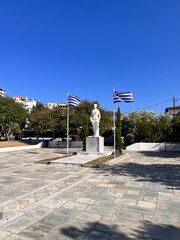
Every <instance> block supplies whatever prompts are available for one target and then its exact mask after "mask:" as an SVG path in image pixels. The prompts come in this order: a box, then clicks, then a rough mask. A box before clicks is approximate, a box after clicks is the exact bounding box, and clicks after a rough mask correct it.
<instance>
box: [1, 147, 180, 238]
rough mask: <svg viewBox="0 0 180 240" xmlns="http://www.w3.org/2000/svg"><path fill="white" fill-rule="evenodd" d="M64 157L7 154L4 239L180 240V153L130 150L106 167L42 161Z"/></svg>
mask: <svg viewBox="0 0 180 240" xmlns="http://www.w3.org/2000/svg"><path fill="white" fill-rule="evenodd" d="M58 156H59V157H61V156H62V154H61V153H60V151H59V150H58V149H36V150H24V151H16V152H10V153H8V152H6V153H1V154H0V164H1V165H0V166H1V167H0V239H6V240H10V239H11V240H28V239H55V240H58V239H88V240H90V239H92V240H96V239H98V240H99V239H100V240H101V239H102V240H106V239H108V240H109V239H110V240H118V239H123V240H128V239H138V240H139V239H156V240H157V239H158V240H166V239H167V240H178V239H180V153H155V152H142V153H138V152H126V151H125V152H124V154H123V155H122V156H121V157H118V158H116V159H114V160H113V161H111V162H110V163H109V164H108V165H104V166H102V167H100V168H85V167H79V166H76V165H75V166H71V165H67V166H65V165H61V164H50V165H47V164H39V163H37V162H38V161H39V160H42V159H47V158H52V157H58ZM76 158H77V156H76Z"/></svg>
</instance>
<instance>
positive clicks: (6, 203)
mask: <svg viewBox="0 0 180 240" xmlns="http://www.w3.org/2000/svg"><path fill="white" fill-rule="evenodd" d="M87 170H88V169H87V168H86V169H83V170H81V171H79V172H78V173H77V172H75V173H73V174H71V175H69V176H66V177H64V178H61V179H59V180H57V181H55V182H53V183H50V184H48V185H45V186H42V187H39V188H36V189H35V190H33V191H31V192H28V193H25V194H22V195H20V196H17V197H15V198H13V199H10V200H8V201H5V202H2V203H0V207H4V206H7V205H9V204H12V203H15V202H16V201H18V200H21V199H22V198H24V197H27V196H29V195H31V194H34V193H36V192H38V191H41V190H44V189H46V188H48V187H50V186H53V185H56V184H57V183H59V182H61V181H64V180H66V179H68V178H70V177H73V176H76V175H78V174H79V173H83V172H86V171H87Z"/></svg>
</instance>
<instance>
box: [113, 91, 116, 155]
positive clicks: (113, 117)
mask: <svg viewBox="0 0 180 240" xmlns="http://www.w3.org/2000/svg"><path fill="white" fill-rule="evenodd" d="M114 92H115V88H114V89H113V96H114ZM113 102H114V101H113ZM115 118H116V116H115V103H114V112H113V119H114V158H116V120H115Z"/></svg>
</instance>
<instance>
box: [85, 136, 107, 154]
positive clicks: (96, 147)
mask: <svg viewBox="0 0 180 240" xmlns="http://www.w3.org/2000/svg"><path fill="white" fill-rule="evenodd" d="M86 153H89V154H92V153H97V154H98V153H102V154H103V153H104V137H86Z"/></svg>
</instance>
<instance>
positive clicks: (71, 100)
mask: <svg viewBox="0 0 180 240" xmlns="http://www.w3.org/2000/svg"><path fill="white" fill-rule="evenodd" d="M80 103H81V100H80V98H78V97H76V96H72V95H68V106H73V107H77V106H78V105H79V104H80Z"/></svg>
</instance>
